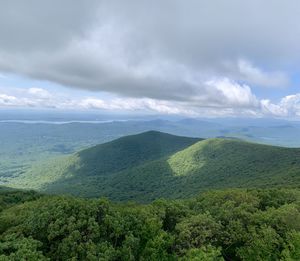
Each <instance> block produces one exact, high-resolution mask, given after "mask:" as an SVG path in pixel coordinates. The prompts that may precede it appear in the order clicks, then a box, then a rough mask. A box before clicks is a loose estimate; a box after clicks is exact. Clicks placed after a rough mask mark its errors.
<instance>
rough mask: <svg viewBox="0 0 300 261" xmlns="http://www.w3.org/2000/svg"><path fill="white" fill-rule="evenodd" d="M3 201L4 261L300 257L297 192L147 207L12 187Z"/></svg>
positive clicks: (225, 194) (0, 235)
mask: <svg viewBox="0 0 300 261" xmlns="http://www.w3.org/2000/svg"><path fill="white" fill-rule="evenodd" d="M16 195H17V198H18V200H16ZM29 195H31V196H29ZM3 199H4V201H6V202H12V203H11V204H8V205H2V209H0V260H4V261H6V260H9V261H14V260H15V261H18V260H31V261H35V260H64V261H67V260H88V261H90V260H124V261H125V260H126V261H127V260H162V261H164V260H182V261H187V260H188V261H193V260H194V261H196V260H206V261H221V260H233V261H234V260H247V261H251V260H253V261H259V260H261V261H273V260H282V261H293V260H294V261H296V260H299V259H300V192H299V190H291V189H289V190H288V189H266V190H242V189H234V190H224V191H210V192H206V193H202V194H200V195H199V196H197V197H196V198H192V199H188V200H165V199H164V200H162V199H160V200H156V201H155V202H153V203H151V204H150V205H139V204H135V203H122V204H117V203H111V202H109V201H108V200H106V199H79V198H73V197H66V196H40V195H37V194H34V193H33V192H24V191H23V192H22V191H14V192H12V191H7V190H3V191H2V192H1V193H0V202H3Z"/></svg>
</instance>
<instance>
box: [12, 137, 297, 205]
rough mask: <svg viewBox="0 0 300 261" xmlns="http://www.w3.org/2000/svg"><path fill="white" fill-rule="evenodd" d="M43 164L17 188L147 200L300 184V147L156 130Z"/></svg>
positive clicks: (117, 199) (121, 199) (118, 198)
mask: <svg viewBox="0 0 300 261" xmlns="http://www.w3.org/2000/svg"><path fill="white" fill-rule="evenodd" d="M48 164H49V165H48V166H42V167H40V169H33V170H32V172H31V174H30V172H29V173H27V174H26V175H27V179H25V181H24V180H21V181H20V183H19V184H17V183H16V187H18V186H24V182H25V183H26V182H27V183H28V184H29V185H30V184H33V183H34V182H39V183H38V185H36V186H35V187H34V186H33V187H29V188H35V189H38V190H41V191H45V192H48V193H70V194H73V195H78V196H83V197H99V196H106V197H109V198H111V199H113V200H116V201H124V200H125V201H126V200H135V201H141V202H147V201H152V200H155V199H157V198H160V197H165V198H186V197H191V196H194V195H196V194H198V193H199V192H200V191H205V190H208V189H223V188H264V187H269V186H270V187H280V186H283V187H297V186H299V185H300V149H294V148H282V147H278V146H270V145H263V144H256V143H252V142H245V141H241V140H237V139H221V138H213V139H205V140H203V139H197V138H188V137H180V136H175V135H170V134H166V133H162V132H157V131H149V132H145V133H141V134H137V135H130V136H126V137H122V138H119V139H116V140H114V141H111V142H108V143H104V144H100V145H97V146H94V147H92V148H88V149H85V150H83V151H80V152H78V153H75V154H73V155H72V156H69V157H65V158H60V159H59V160H56V161H54V162H52V163H48ZM47 169H48V171H47ZM30 175H31V178H28V177H30ZM49 177H50V178H49ZM51 177H53V178H51ZM47 178H48V180H43V179H47ZM33 180H36V181H33Z"/></svg>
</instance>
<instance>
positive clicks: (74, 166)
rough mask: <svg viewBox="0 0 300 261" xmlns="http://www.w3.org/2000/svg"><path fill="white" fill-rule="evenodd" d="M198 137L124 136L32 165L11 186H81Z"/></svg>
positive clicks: (153, 132) (188, 144)
mask: <svg viewBox="0 0 300 261" xmlns="http://www.w3.org/2000/svg"><path fill="white" fill-rule="evenodd" d="M199 140H201V139H199V138H189V137H181V136H175V135H170V134H166V133H162V132H157V131H148V132H144V133H141V134H137V135H130V136H125V137H122V138H119V139H116V140H114V141H111V142H107V143H104V144H100V145H97V146H94V147H91V148H88V149H85V150H82V151H79V152H78V153H75V154H73V155H71V156H61V157H57V158H56V159H51V160H50V161H47V162H43V163H40V164H35V165H34V166H33V167H32V168H31V169H30V170H28V171H27V172H26V173H24V174H23V175H22V176H20V177H16V179H14V180H13V181H12V182H11V184H10V185H11V186H14V187H18V188H33V189H38V190H43V189H44V188H45V186H47V184H50V183H53V182H56V181H58V183H63V182H64V180H67V182H68V183H69V184H68V185H66V186H67V187H70V186H72V181H73V179H74V180H75V179H76V180H80V184H81V183H82V185H83V186H84V185H86V183H88V182H90V180H91V179H94V178H95V177H96V178H99V177H106V176H107V177H108V176H111V175H112V174H113V173H116V172H120V171H124V170H126V169H131V168H133V167H136V166H139V165H141V164H143V163H145V162H149V161H153V160H156V159H160V158H163V157H166V156H169V155H172V154H173V153H175V152H177V151H180V150H182V149H184V148H186V147H189V146H190V145H192V144H194V143H196V142H197V141H199ZM71 179H72V180H71ZM93 185H97V184H93ZM78 191H79V190H78Z"/></svg>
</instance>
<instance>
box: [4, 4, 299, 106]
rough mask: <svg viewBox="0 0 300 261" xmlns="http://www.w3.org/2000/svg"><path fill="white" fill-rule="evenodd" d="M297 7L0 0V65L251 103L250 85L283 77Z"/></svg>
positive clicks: (67, 82)
mask: <svg viewBox="0 0 300 261" xmlns="http://www.w3.org/2000/svg"><path fill="white" fill-rule="evenodd" d="M299 7H300V6H299V1H297V0H291V1H288V2H284V1H279V0H275V1H274V0H272V1H271V0H267V1H263V2H262V1H259V0H253V1H247V2H244V1H243V2H241V1H238V0H229V1H224V2H220V1H218V3H216V2H215V1H197V0H191V1H188V2H184V1H180V0H166V1H163V2H162V1H146V0H132V1H129V2H127V1H126V2H121V1H114V0H110V1H108V0H102V1H93V0H91V1H83V0H78V1H76V2H74V1H71V0H66V1H63V2H61V1H58V0H54V1H51V3H50V2H49V3H41V1H38V0H28V1H26V4H25V3H22V2H20V1H16V0H11V1H2V2H1V4H0V34H1V39H0V71H2V72H13V73H16V74H22V75H26V76H29V77H32V78H35V79H42V80H47V81H52V82H56V83H59V84H62V85H64V86H68V87H70V88H81V89H84V90H92V91H105V92H110V93H113V94H116V95H119V96H124V97H127V98H139V99H147V98H148V99H155V100H165V101H172V102H173V101H174V102H185V103H187V105H188V107H189V106H194V105H195V104H197V103H198V104H199V105H200V106H202V105H203V106H206V105H205V104H207V105H208V106H216V107H218V106H219V104H221V107H228V106H230V104H233V105H235V106H237V107H239V106H241V107H244V106H249V104H251V103H256V102H255V101H254V98H253V97H252V96H253V95H252V94H251V93H250V92H251V90H250V87H249V86H251V85H252V84H254V85H258V86H268V87H278V86H283V85H287V84H288V77H289V75H288V72H287V68H289V67H290V66H295V67H296V66H298V65H299V60H300V59H299V58H300V57H299V56H300V27H299V26H297V25H298V24H299V23H300V18H299V14H298V10H299ZM241 57H242V59H241ZM224 61H225V62H224ZM274 68H275V69H274ZM224 78H226V79H230V81H232V82H235V83H236V84H237V83H240V86H239V87H236V88H235V87H230V91H232V92H233V93H231V94H229V92H230V91H229V90H225V89H226V88H227V87H226V86H225V85H224V83H223V85H222V86H221V85H220V83H217V82H216V81H215V82H214V80H213V81H212V80H211V79H224ZM245 86H248V87H245ZM227 89H228V88H227ZM242 94H243V95H245V98H244V100H242V98H241V97H240V96H241V95H242ZM216 95H220V96H219V97H217V96H216ZM209 99H210V102H208V100H209ZM223 99H224V102H222V100H223ZM220 101H221V102H220ZM233 105H232V106H233ZM203 106H202V107H203ZM235 108H236V107H233V109H235Z"/></svg>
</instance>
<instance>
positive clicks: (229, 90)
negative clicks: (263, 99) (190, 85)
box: [206, 78, 258, 108]
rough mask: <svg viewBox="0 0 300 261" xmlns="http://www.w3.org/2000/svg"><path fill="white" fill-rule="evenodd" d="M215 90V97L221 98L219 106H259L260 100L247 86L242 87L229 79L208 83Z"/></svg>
mask: <svg viewBox="0 0 300 261" xmlns="http://www.w3.org/2000/svg"><path fill="white" fill-rule="evenodd" d="M206 84H207V85H208V86H209V87H210V88H211V89H213V94H214V95H215V97H218V98H219V101H218V102H219V104H224V105H227V106H228V107H233V108H235V107H253V108H255V107H256V106H257V105H258V100H257V98H256V97H255V95H254V94H252V92H251V89H250V87H249V86H247V85H245V84H244V85H240V84H238V83H236V82H233V81H230V80H229V79H227V78H225V79H221V80H220V79H218V80H211V81H208V82H206Z"/></svg>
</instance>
